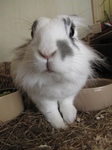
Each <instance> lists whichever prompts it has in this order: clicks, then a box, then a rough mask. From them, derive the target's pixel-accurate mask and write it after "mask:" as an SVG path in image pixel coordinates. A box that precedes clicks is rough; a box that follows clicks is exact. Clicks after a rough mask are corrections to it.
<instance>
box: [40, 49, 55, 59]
mask: <svg viewBox="0 0 112 150" xmlns="http://www.w3.org/2000/svg"><path fill="white" fill-rule="evenodd" d="M55 53H56V51H54V52H52V53H51V54H48V55H46V54H42V53H41V52H39V54H40V55H41V57H43V58H45V59H47V60H48V59H49V58H51V57H53V56H54V54H55Z"/></svg>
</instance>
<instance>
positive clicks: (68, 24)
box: [63, 18, 71, 26]
mask: <svg viewBox="0 0 112 150" xmlns="http://www.w3.org/2000/svg"><path fill="white" fill-rule="evenodd" d="M63 22H64V24H65V25H67V26H70V24H71V20H70V18H66V19H65V18H63Z"/></svg>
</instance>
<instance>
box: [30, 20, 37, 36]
mask: <svg viewBox="0 0 112 150" xmlns="http://www.w3.org/2000/svg"><path fill="white" fill-rule="evenodd" d="M36 26H37V20H35V21H34V22H33V25H32V27H31V37H32V38H33V37H34V32H35V30H36Z"/></svg>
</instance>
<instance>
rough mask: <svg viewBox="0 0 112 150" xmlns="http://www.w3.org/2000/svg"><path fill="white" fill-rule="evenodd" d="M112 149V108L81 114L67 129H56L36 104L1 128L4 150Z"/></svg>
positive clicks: (0, 138) (79, 113) (1, 145)
mask: <svg viewBox="0 0 112 150" xmlns="http://www.w3.org/2000/svg"><path fill="white" fill-rule="evenodd" d="M99 149H101V150H103V149H105V150H111V149H112V107H109V108H107V109H105V110H102V111H99V112H88V113H84V112H78V115H77V118H76V121H75V122H74V123H73V124H72V125H70V126H69V127H68V128H67V129H65V130H62V129H58V130H56V129H54V128H53V127H51V125H50V124H49V123H48V122H47V121H46V120H45V118H44V116H43V115H42V114H41V113H40V112H39V111H38V110H37V109H36V108H35V106H34V105H33V104H30V107H29V108H27V109H26V110H25V111H24V112H23V113H22V114H21V115H20V116H18V117H17V118H15V119H14V120H12V121H10V122H7V123H4V124H3V125H1V126H0V150H99Z"/></svg>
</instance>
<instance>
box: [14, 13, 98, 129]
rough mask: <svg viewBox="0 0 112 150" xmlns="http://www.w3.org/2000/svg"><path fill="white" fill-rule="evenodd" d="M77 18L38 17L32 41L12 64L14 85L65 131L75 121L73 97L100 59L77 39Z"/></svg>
mask: <svg viewBox="0 0 112 150" xmlns="http://www.w3.org/2000/svg"><path fill="white" fill-rule="evenodd" d="M78 25H80V18H78V17H77V16H76V15H69V16H67V15H65V16H57V17H56V18H53V19H49V18H44V17H42V18H39V19H37V20H36V21H35V22H34V23H33V25H32V32H31V35H32V39H31V40H30V41H29V42H28V43H27V44H25V45H23V46H21V47H19V48H18V49H17V50H16V52H15V57H14V59H13V61H12V63H11V72H12V77H13V80H14V83H15V85H16V86H17V87H18V88H21V89H23V90H24V91H25V92H27V94H28V96H29V97H30V98H31V100H32V101H33V102H34V103H35V104H36V106H37V108H38V109H39V110H40V111H41V112H42V114H43V115H44V116H45V117H46V119H47V120H48V122H50V123H51V125H52V126H53V127H55V128H65V127H66V126H67V124H72V123H73V122H74V120H75V118H76V114H77V110H76V108H75V106H74V98H75V96H76V95H77V93H78V92H79V90H80V89H81V88H82V87H83V86H84V85H85V83H86V81H87V79H88V77H89V76H91V75H92V74H93V70H92V65H91V64H92V63H91V62H95V61H96V60H100V58H99V56H98V55H97V54H96V53H95V52H94V50H92V48H90V47H89V46H86V45H85V44H84V43H83V42H82V41H80V40H79V39H78V37H77V35H78V33H77V27H78Z"/></svg>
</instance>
